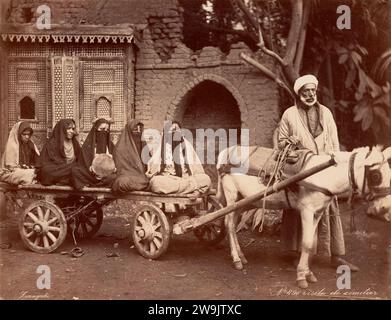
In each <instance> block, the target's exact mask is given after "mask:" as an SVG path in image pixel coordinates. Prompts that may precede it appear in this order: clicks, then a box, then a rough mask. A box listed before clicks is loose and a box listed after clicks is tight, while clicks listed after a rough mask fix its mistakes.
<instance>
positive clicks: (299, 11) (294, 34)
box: [284, 0, 303, 66]
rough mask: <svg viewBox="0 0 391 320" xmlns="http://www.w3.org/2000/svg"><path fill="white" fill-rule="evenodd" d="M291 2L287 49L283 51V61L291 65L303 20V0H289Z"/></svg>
mask: <svg viewBox="0 0 391 320" xmlns="http://www.w3.org/2000/svg"><path fill="white" fill-rule="evenodd" d="M291 4H292V21H291V27H290V29H289V34H288V40H287V51H286V53H285V57H284V62H285V64H286V65H292V66H293V62H294V58H295V55H296V49H297V43H298V42H299V37H300V30H301V25H302V21H303V0H291Z"/></svg>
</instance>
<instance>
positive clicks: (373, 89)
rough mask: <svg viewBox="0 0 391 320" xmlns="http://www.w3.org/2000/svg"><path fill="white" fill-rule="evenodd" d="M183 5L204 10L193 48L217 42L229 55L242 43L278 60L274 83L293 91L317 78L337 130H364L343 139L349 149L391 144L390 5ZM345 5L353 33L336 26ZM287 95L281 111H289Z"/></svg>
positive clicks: (368, 0)
mask: <svg viewBox="0 0 391 320" xmlns="http://www.w3.org/2000/svg"><path fill="white" fill-rule="evenodd" d="M181 2H182V3H184V2H186V3H187V5H188V7H187V9H186V8H185V13H186V12H190V11H191V10H193V11H197V10H198V11H199V12H201V11H203V12H204V13H203V15H202V14H201V15H200V13H198V16H197V17H196V15H194V14H193V15H192V17H193V18H194V19H195V20H197V19H198V21H199V22H200V21H201V22H202V23H201V24H200V23H199V24H198V27H199V28H201V29H202V30H201V31H194V34H196V35H197V36H196V38H197V41H196V42H195V43H196V45H194V46H193V47H192V48H193V49H197V50H198V49H200V48H202V46H206V45H216V44H217V45H218V46H219V47H220V48H221V49H222V50H223V51H228V50H229V47H230V45H231V44H232V43H235V42H238V41H244V42H246V43H247V44H248V45H249V46H250V47H251V48H253V49H254V51H255V50H259V51H261V52H263V53H264V54H268V55H270V56H272V57H273V58H274V59H275V61H276V63H277V65H278V66H279V71H278V74H279V75H278V74H277V75H276V76H275V77H271V78H272V79H274V80H276V81H277V82H278V81H281V82H284V84H285V85H286V87H288V88H291V87H292V83H293V81H294V79H295V78H296V77H297V76H298V75H299V74H305V73H313V74H315V75H317V76H318V78H319V79H320V83H321V88H320V89H321V93H322V102H323V103H324V104H327V105H328V106H329V107H330V108H331V110H332V111H333V112H334V114H335V115H336V120H337V124H339V127H345V128H343V129H342V130H345V132H346V133H349V132H352V131H356V130H357V129H359V130H361V132H362V134H357V135H343V137H342V140H344V141H343V143H344V144H345V145H347V147H348V148H352V147H355V146H357V145H359V144H361V143H363V139H362V137H363V136H364V137H365V138H366V139H367V140H366V142H367V143H375V142H382V143H390V142H388V141H387V140H385V139H386V138H388V137H389V138H390V139H391V123H390V122H391V120H390V119H391V92H390V83H391V37H390V36H389V35H390V34H391V0H360V1H358V0H350V1H342V0H328V1H320V0H210V1H206V0H205V1H202V0H181ZM191 3H193V4H191ZM342 4H344V5H348V6H349V7H350V8H351V17H352V28H351V29H350V30H347V29H343V30H340V29H338V28H337V26H336V21H337V19H338V17H339V14H338V13H337V12H336V8H337V7H338V6H339V5H342ZM205 6H208V7H209V10H205ZM189 7H192V9H191V10H190V9H189ZM198 11H197V12H198ZM193 13H194V12H193ZM188 16H189V15H188ZM195 17H196V18H195ZM202 37H204V39H203V40H201V38H202ZM186 39H189V37H186V35H185V40H186ZM259 62H261V61H259ZM261 72H262V70H261ZM282 98H285V100H284V99H281V101H284V102H283V103H284V105H283V106H282V108H285V107H287V106H289V105H290V104H289V103H288V102H286V100H287V98H286V96H285V95H284V94H282ZM349 119H350V120H349ZM346 120H349V121H346ZM358 125H359V126H358Z"/></svg>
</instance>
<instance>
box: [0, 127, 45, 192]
mask: <svg viewBox="0 0 391 320" xmlns="http://www.w3.org/2000/svg"><path fill="white" fill-rule="evenodd" d="M32 134H33V129H32V128H31V126H30V124H29V123H28V122H22V121H20V122H17V123H15V125H14V126H13V127H12V129H11V131H10V134H9V137H8V141H7V144H6V147H5V151H4V154H3V156H2V158H1V167H0V181H2V182H6V183H9V184H13V185H19V184H31V183H33V182H34V179H35V176H36V175H35V165H36V164H37V161H38V156H39V151H38V149H37V147H36V145H35V144H34V142H32V141H31V136H32Z"/></svg>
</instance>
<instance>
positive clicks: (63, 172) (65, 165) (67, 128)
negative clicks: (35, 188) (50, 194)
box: [38, 119, 81, 186]
mask: <svg viewBox="0 0 391 320" xmlns="http://www.w3.org/2000/svg"><path fill="white" fill-rule="evenodd" d="M80 156H81V148H80V145H79V142H78V141H77V139H76V124H75V121H74V120H73V119H61V120H60V121H58V122H57V123H56V125H55V127H54V129H53V132H52V134H51V136H50V138H49V140H48V141H47V142H46V144H45V145H44V147H43V149H42V152H41V156H40V159H39V163H40V164H39V165H40V170H39V173H38V178H39V180H40V181H41V183H42V184H43V185H46V186H48V185H53V184H65V185H68V184H70V178H71V170H72V167H73V166H74V164H75V163H76V161H77V160H78V159H79V158H80Z"/></svg>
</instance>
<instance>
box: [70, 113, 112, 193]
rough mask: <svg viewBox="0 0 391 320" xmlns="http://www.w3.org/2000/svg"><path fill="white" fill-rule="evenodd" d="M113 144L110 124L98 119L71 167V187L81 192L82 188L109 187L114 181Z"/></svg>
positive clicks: (107, 121)
mask: <svg viewBox="0 0 391 320" xmlns="http://www.w3.org/2000/svg"><path fill="white" fill-rule="evenodd" d="M113 151H114V144H113V142H112V141H111V139H110V122H109V120H106V119H103V118H100V119H98V120H96V121H95V122H94V125H93V127H92V129H91V130H90V132H89V133H88V135H87V138H86V140H85V141H84V143H83V147H82V149H81V156H80V158H79V159H78V161H77V164H76V165H75V166H73V167H72V178H71V180H72V185H73V187H74V188H75V189H77V190H81V189H82V188H83V187H84V186H89V187H111V185H112V183H113V181H114V179H115V173H114V172H115V165H114V160H113V158H112V155H113Z"/></svg>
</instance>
